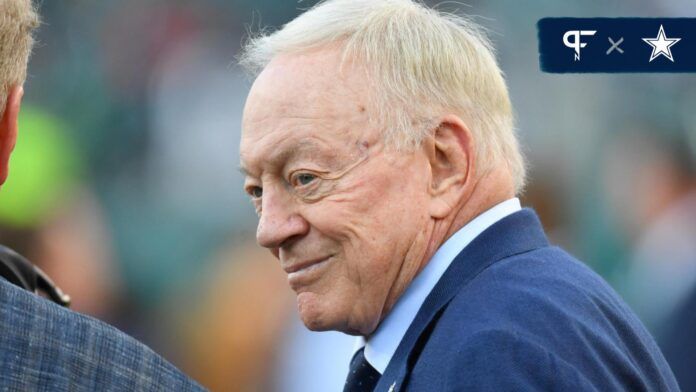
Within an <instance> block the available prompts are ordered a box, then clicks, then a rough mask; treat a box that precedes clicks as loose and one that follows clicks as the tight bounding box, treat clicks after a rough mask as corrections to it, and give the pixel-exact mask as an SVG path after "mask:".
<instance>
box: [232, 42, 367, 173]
mask: <svg viewBox="0 0 696 392" xmlns="http://www.w3.org/2000/svg"><path fill="white" fill-rule="evenodd" d="M341 54H342V53H341V51H339V50H321V51H315V52H310V53H305V54H293V55H283V56H279V57H278V58H276V59H274V60H273V61H272V62H271V63H270V64H269V65H268V66H267V67H266V68H265V69H264V70H263V71H262V72H261V74H260V75H259V76H258V78H257V79H256V81H255V82H254V85H253V86H252V88H251V91H250V93H249V96H248V98H247V103H246V106H245V109H244V119H243V124H242V139H241V144H240V152H241V160H242V164H243V165H245V166H246V164H247V162H245V160H255V159H258V158H259V157H265V156H268V155H269V154H271V153H272V152H275V150H277V149H278V148H280V147H281V146H282V147H283V148H285V149H292V148H293V145H297V146H298V147H300V146H303V145H305V146H306V145H307V144H308V143H315V144H316V143H319V144H323V145H326V146H329V148H330V146H331V145H332V144H334V145H335V147H336V148H338V147H341V146H345V145H346V144H347V143H348V144H352V143H360V142H361V140H360V139H366V140H369V141H372V139H373V137H372V136H373V135H371V134H370V133H372V132H376V130H374V129H372V128H373V127H372V126H371V125H370V121H369V120H370V117H369V116H370V114H371V113H370V107H369V97H368V96H369V91H368V86H367V84H368V83H367V78H366V77H365V75H364V71H363V70H361V69H360V67H358V66H356V65H354V64H349V63H342V61H341ZM308 139H318V141H317V140H314V141H313V142H308Z"/></svg>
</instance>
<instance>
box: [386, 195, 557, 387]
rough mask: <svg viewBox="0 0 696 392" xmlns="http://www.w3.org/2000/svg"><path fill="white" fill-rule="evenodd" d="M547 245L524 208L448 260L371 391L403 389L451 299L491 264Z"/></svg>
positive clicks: (535, 218)
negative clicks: (449, 263) (443, 270)
mask: <svg viewBox="0 0 696 392" xmlns="http://www.w3.org/2000/svg"><path fill="white" fill-rule="evenodd" d="M547 245H548V241H547V239H546V235H545V234H544V230H543V228H542V226H541V223H540V222H539V219H538V217H537V215H536V214H535V213H534V211H533V210H531V209H528V208H525V209H523V210H521V211H519V212H516V213H514V214H511V215H509V216H507V217H505V218H503V219H501V220H500V221H498V222H496V223H495V224H493V225H492V226H491V227H489V228H488V229H486V230H485V231H484V232H483V233H481V234H480V235H479V236H478V237H476V238H475V239H474V240H473V241H472V242H471V243H470V244H469V245H468V246H467V247H466V248H464V250H462V251H461V252H460V253H459V255H457V257H456V258H455V259H454V261H452V264H451V265H450V266H449V268H448V269H447V271H445V273H444V275H442V277H441V278H440V280H439V281H438V283H437V285H435V288H433V291H431V292H430V294H429V295H428V297H427V298H426V299H425V302H424V303H423V305H422V306H421V308H420V310H419V311H418V314H417V315H416V318H415V319H414V320H413V322H412V323H411V326H410V327H409V328H408V330H407V331H406V335H404V338H403V339H402V340H401V343H399V347H398V348H397V349H396V352H395V353H394V356H393V357H392V359H391V361H390V362H389V365H388V366H387V368H386V370H385V371H384V374H382V377H381V378H380V380H379V383H378V384H377V387H376V388H375V391H380V392H387V391H388V392H392V391H393V392H396V391H400V390H404V389H403V388H405V386H406V383H407V382H408V376H409V374H410V372H411V370H412V369H413V366H414V365H415V363H416V360H417V359H418V356H419V355H420V353H421V351H422V349H423V347H424V346H425V343H426V342H427V340H428V338H429V337H430V333H431V332H432V330H433V328H434V327H435V325H436V324H437V320H438V319H439V317H440V316H441V315H442V313H443V312H444V310H445V309H446V308H447V305H448V304H449V302H450V301H451V300H452V298H454V296H455V295H456V294H457V293H458V292H459V291H460V290H461V288H462V287H464V286H466V285H467V284H468V283H469V282H470V281H471V280H472V279H474V278H475V277H476V276H477V275H478V274H479V273H480V272H481V271H483V270H484V269H486V268H487V267H489V266H490V265H491V264H493V263H495V262H497V261H499V260H501V259H504V258H506V257H508V256H512V255H515V254H519V253H524V252H527V251H530V250H533V249H537V248H541V247H544V246H547Z"/></svg>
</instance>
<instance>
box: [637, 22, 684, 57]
mask: <svg viewBox="0 0 696 392" xmlns="http://www.w3.org/2000/svg"><path fill="white" fill-rule="evenodd" d="M643 41H645V43H647V44H648V45H650V46H652V48H653V50H652V54H650V61H648V62H652V61H653V60H655V59H656V58H657V57H658V56H665V57H667V58H668V59H669V61H671V62H674V57H672V50H671V49H670V47H671V46H672V45H674V44H676V43H677V42H679V41H681V38H667V37H666V36H665V29H664V27H662V25H660V30H659V31H658V32H657V37H655V38H643Z"/></svg>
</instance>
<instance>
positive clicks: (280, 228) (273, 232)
mask: <svg viewBox="0 0 696 392" xmlns="http://www.w3.org/2000/svg"><path fill="white" fill-rule="evenodd" d="M264 191H265V190H264ZM308 231H309V223H308V222H307V221H306V220H305V219H304V218H303V217H302V216H301V215H300V214H299V213H298V212H297V209H296V208H295V206H294V203H293V202H292V201H291V200H286V198H284V197H282V195H279V194H275V195H274V194H268V193H266V192H264V197H263V201H262V206H261V216H260V218H259V225H258V227H257V228H256V242H258V244H259V245H261V246H263V247H264V248H269V249H275V248H280V247H282V246H283V245H284V244H287V243H288V242H289V241H291V240H293V239H296V238H299V237H302V236H303V235H305V234H307V232H308Z"/></svg>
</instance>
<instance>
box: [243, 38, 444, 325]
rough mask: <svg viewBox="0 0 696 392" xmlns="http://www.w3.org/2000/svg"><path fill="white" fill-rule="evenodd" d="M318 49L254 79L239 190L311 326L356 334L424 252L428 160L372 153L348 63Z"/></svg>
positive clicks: (376, 138)
mask: <svg viewBox="0 0 696 392" xmlns="http://www.w3.org/2000/svg"><path fill="white" fill-rule="evenodd" d="M340 54H341V53H340V52H339V51H338V50H333V49H326V50H321V51H316V52H311V53H308V54H303V55H292V56H290V55H286V56H280V57H278V58H276V59H274V60H273V61H272V62H271V63H270V64H269V65H268V66H267V67H266V68H265V70H264V71H263V72H262V73H261V75H259V77H258V78H257V80H256V81H255V83H254V85H253V87H252V89H251V92H250V93H249V97H248V100H247V104H246V107H245V110H244V120H243V133H242V139H241V146H240V155H241V162H242V167H243V169H244V171H245V172H246V173H247V178H246V181H245V185H244V186H245V190H246V191H247V193H249V195H250V196H251V198H252V201H253V203H254V205H255V207H256V210H257V213H258V214H259V224H258V228H257V241H258V243H259V244H260V245H261V246H264V247H266V248H269V249H271V251H272V252H273V254H274V255H275V256H276V257H278V259H279V260H280V263H281V266H282V268H283V269H284V270H285V271H286V272H287V273H288V283H289V284H290V287H291V288H292V289H293V290H294V291H295V292H296V293H297V302H298V307H299V311H300V315H301V317H302V319H303V321H304V323H305V325H307V327H309V328H310V329H313V330H327V329H334V330H340V331H344V332H347V333H353V334H363V335H368V334H370V333H371V332H373V331H374V329H375V328H376V326H377V325H378V323H379V322H380V320H381V318H382V317H383V316H384V314H385V312H387V311H388V310H389V309H391V307H392V306H393V304H394V302H395V301H396V299H397V298H398V296H399V295H400V294H401V293H402V292H403V290H404V289H405V287H406V286H407V285H408V283H409V282H410V281H411V279H413V277H414V276H415V274H416V273H417V269H418V266H419V265H420V263H421V260H422V258H423V257H424V253H425V245H426V244H425V242H426V237H427V234H428V230H429V228H431V227H432V225H431V224H430V217H429V215H428V208H427V205H428V197H429V193H428V187H429V185H430V180H431V177H430V172H429V164H428V161H427V158H426V155H425V154H424V153H423V152H422V151H421V150H417V151H415V152H407V153H404V152H396V151H392V150H391V149H388V148H386V147H385V146H384V144H383V142H382V138H381V133H380V129H378V128H377V127H376V126H374V125H373V124H372V122H370V121H368V118H369V116H370V115H373V114H374V108H371V107H370V106H369V103H368V100H367V96H368V86H367V80H366V78H365V75H364V74H363V73H362V72H361V70H360V68H359V67H355V66H349V65H346V66H344V68H343V70H342V71H340V70H339V67H340V63H339V60H340Z"/></svg>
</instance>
